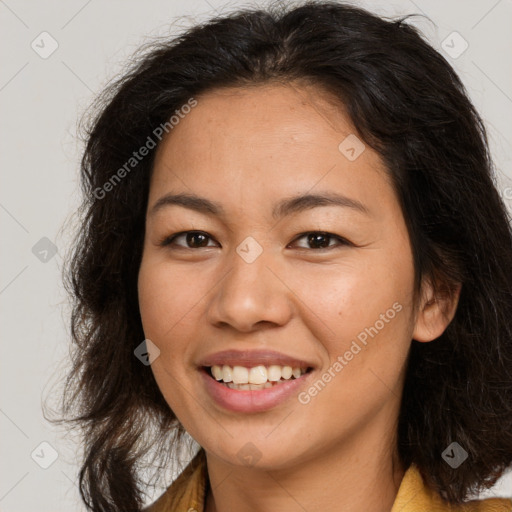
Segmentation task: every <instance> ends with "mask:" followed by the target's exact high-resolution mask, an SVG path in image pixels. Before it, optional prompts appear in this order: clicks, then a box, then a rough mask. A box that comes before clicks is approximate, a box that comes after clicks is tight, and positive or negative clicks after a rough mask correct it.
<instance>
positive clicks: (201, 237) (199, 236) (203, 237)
mask: <svg viewBox="0 0 512 512" xmlns="http://www.w3.org/2000/svg"><path fill="white" fill-rule="evenodd" d="M183 237H184V238H185V245H182V244H177V243H176V240H179V239H180V238H183ZM208 239H211V237H210V236H209V235H207V234H206V233H204V232H203V231H183V232H181V233H177V234H175V235H171V236H169V237H167V238H165V239H164V240H163V241H162V242H161V244H160V245H161V246H163V247H166V246H170V245H174V246H176V247H180V248H183V249H199V248H201V247H212V246H208Z"/></svg>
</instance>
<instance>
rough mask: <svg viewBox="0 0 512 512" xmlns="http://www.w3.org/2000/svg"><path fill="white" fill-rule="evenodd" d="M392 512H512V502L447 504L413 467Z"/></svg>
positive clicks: (477, 501)
mask: <svg viewBox="0 0 512 512" xmlns="http://www.w3.org/2000/svg"><path fill="white" fill-rule="evenodd" d="M391 512H512V500H510V499H507V498H488V499H483V500H473V501H468V502H466V503H461V504H450V503H447V502H446V501H444V500H443V499H442V498H441V497H440V496H439V495H438V494H437V493H436V492H435V491H433V490H432V489H430V488H429V487H427V486H426V484H425V482H424V481H423V478H422V476H421V473H420V471H419V469H418V468H417V467H416V466H415V465H412V466H411V467H410V468H409V469H408V470H407V471H406V472H405V475H404V477H403V479H402V483H401V484H400V488H399V489H398V493H397V496H396V499H395V503H394V505H393V508H392V509H391Z"/></svg>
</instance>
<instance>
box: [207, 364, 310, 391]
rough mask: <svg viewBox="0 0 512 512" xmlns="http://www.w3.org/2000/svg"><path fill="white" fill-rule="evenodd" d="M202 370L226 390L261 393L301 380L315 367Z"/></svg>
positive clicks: (232, 367) (235, 367) (225, 367)
mask: <svg viewBox="0 0 512 512" xmlns="http://www.w3.org/2000/svg"><path fill="white" fill-rule="evenodd" d="M201 370H202V371H203V372H204V373H206V374H207V375H208V376H209V377H210V378H211V379H213V380H215V381H217V382H218V383H219V384H221V385H223V386H225V387H226V388H229V389H233V390H239V391H259V390H262V389H269V388H272V387H276V386H279V385H281V384H284V383H286V382H291V381H293V380H297V379H300V378H301V377H302V376H304V375H306V374H308V373H311V372H312V371H313V367H311V366H308V367H300V366H296V367H292V366H281V365H277V364H274V365H269V366H264V365H259V366H252V367H246V366H237V365H235V366H230V365H226V364H225V365H222V366H221V365H213V366H202V367H201Z"/></svg>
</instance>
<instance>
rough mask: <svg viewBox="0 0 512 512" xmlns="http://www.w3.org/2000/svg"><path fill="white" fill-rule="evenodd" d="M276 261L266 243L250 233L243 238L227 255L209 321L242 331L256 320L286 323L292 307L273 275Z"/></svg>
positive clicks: (251, 325) (282, 287) (280, 284)
mask: <svg viewBox="0 0 512 512" xmlns="http://www.w3.org/2000/svg"><path fill="white" fill-rule="evenodd" d="M277 263H278V262H277V259H276V258H275V257H273V253H272V250H271V249H270V248H269V247H265V248H264V247H263V245H262V244H260V243H259V242H258V241H257V240H256V239H255V238H253V237H251V236H248V237H247V238H246V239H244V240H243V241H242V242H241V243H240V244H239V245H238V246H236V248H234V249H233V253H232V254H231V255H230V257H229V260H228V272H227V275H226V276H225V277H224V279H222V281H221V283H220V285H219V288H218V289H217V293H216V294H215V297H214V301H213V304H212V305H211V314H210V321H212V322H213V323H227V324H230V325H231V326H233V327H235V328H236V329H238V330H245V331H247V330H251V329H252V328H253V326H254V325H255V324H257V323H259V322H271V323H274V324H279V325H281V324H283V323H285V322H286V321H287V320H288V318H289V316H290V314H291V311H290V309H291V308H290V304H289V297H288V295H287V288H286V287H285V286H284V285H283V283H282V282H281V281H280V280H279V279H278V278H277V277H276V276H275V273H276V270H275V269H276V268H278V266H279V265H278V264H277ZM268 267H269V268H268ZM270 269H272V270H270Z"/></svg>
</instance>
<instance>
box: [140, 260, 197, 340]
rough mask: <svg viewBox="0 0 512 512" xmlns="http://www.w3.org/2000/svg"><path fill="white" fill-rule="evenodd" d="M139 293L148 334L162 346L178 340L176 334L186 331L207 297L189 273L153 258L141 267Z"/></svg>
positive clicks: (143, 319)
mask: <svg viewBox="0 0 512 512" xmlns="http://www.w3.org/2000/svg"><path fill="white" fill-rule="evenodd" d="M138 293H139V308H140V314H141V318H142V325H143V327H144V333H145V334H146V336H147V337H148V338H150V339H151V336H153V337H154V338H155V341H159V342H160V343H165V342H166V340H168V339H172V338H174V339H176V338H177V337H175V336H173V334H174V332H176V331H178V330H180V332H182V331H183V329H184V328H186V326H187V325H188V323H190V322H191V319H193V318H195V316H196V315H197V313H196V312H197V311H198V308H195V306H196V305H197V304H198V302H199V301H200V298H201V296H202V294H203V295H204V292H202V290H201V287H200V286H198V283H197V282H195V281H193V280H192V282H191V276H190V275H189V274H187V273H185V272H182V271H180V269H179V268H178V267H171V266H170V265H168V264H166V263H165V262H161V261H158V260H157V261H155V260H151V259H149V258H148V259H147V260H144V259H143V261H142V264H141V267H140V271H139V279H138ZM196 320H197V319H196Z"/></svg>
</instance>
